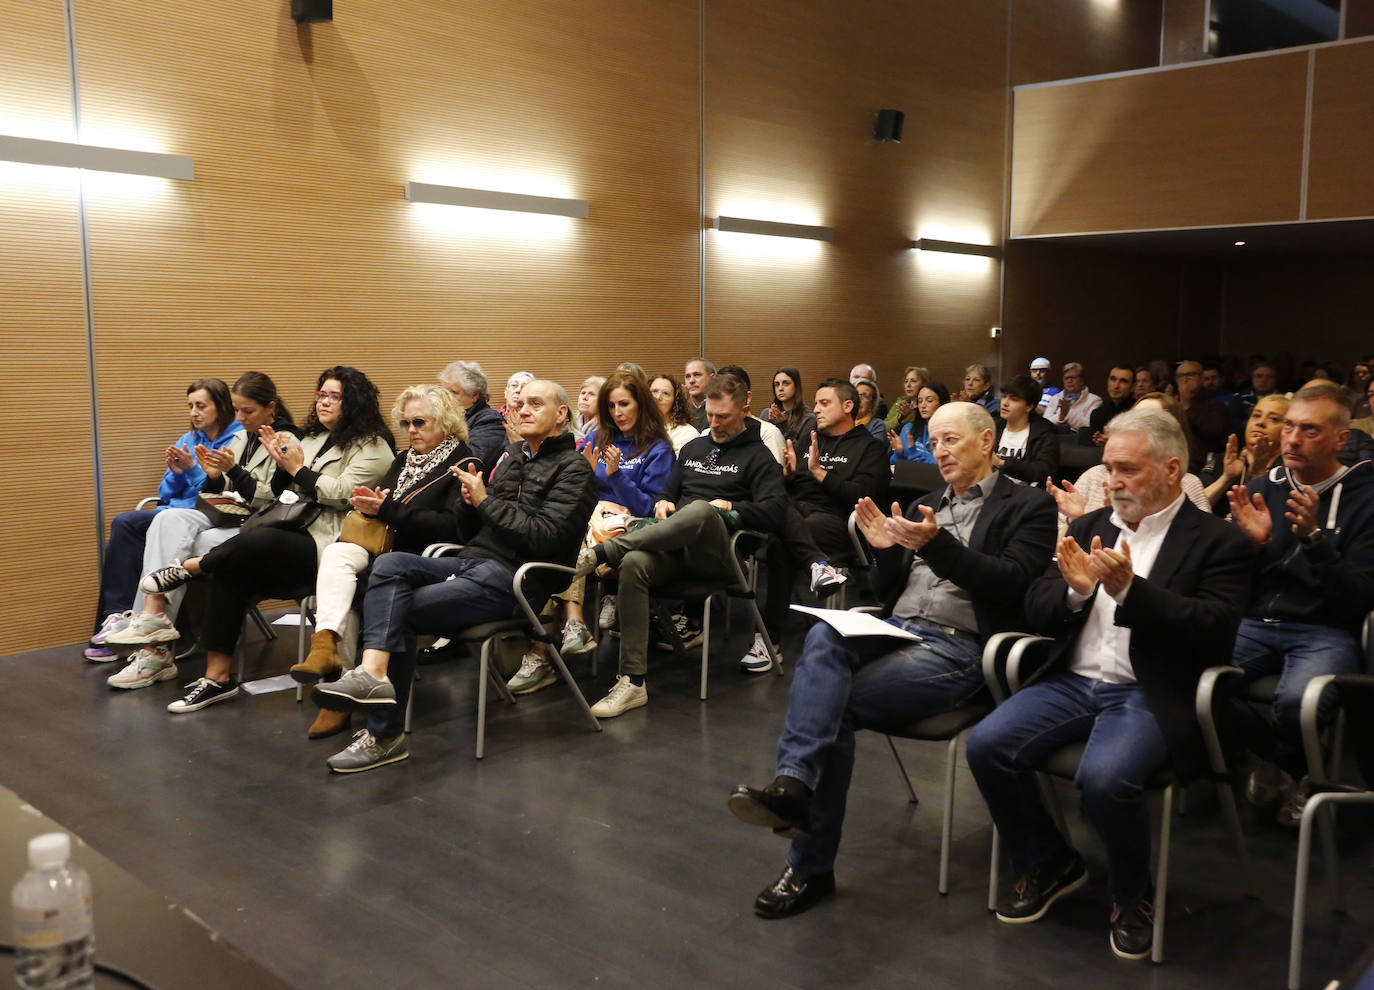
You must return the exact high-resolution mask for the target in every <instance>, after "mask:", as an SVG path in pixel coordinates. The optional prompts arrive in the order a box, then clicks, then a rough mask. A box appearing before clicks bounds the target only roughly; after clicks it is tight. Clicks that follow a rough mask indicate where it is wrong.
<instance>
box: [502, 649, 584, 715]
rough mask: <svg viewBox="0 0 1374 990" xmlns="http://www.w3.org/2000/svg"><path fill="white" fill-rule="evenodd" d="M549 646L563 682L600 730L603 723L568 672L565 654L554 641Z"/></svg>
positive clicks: (550, 657)
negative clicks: (560, 651) (564, 658)
mask: <svg viewBox="0 0 1374 990" xmlns="http://www.w3.org/2000/svg"><path fill="white" fill-rule="evenodd" d="M548 647H549V659H550V660H552V661H553V665H554V666H555V667H557V668H558V673H559V674H560V675H561V676H562V678H563V683H564V684H566V685H568V690H569V691H571V692H572V694H573V697H574V698H576V699H577V704H578V705H579V706H580V707H581V709H582V711H583V713H584V714H585V715H586V716H587V718H588V720H589V721H590V722H591V723H592V728H593V729H595V730H596V731H597V732H600V731H601V723H600V722H599V721H597V718H596V716H595V715H593V714H592V706H591V705H589V704H587V699H586V698H585V697H583V695H582V689H581V688H580V687H578V686H577V682H576V681H575V680H573V676H572V674H570V673H568V665H567V664H565V663H564V662H563V656H562V654H560V653H559V652H558V647H556V646H554V645H553V644H552V643H549V644H548ZM511 700H512V701H514V700H515V699H514V698H512V699H511Z"/></svg>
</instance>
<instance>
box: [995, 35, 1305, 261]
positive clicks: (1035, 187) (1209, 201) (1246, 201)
mask: <svg viewBox="0 0 1374 990" xmlns="http://www.w3.org/2000/svg"><path fill="white" fill-rule="evenodd" d="M1306 94H1307V53H1306V52H1297V53H1292V54H1283V55H1274V56H1271V57H1268V58H1255V59H1241V60H1237V61H1231V62H1225V63H1215V64H1209V65H1198V66H1195V67H1190V68H1188V69H1182V70H1174V71H1168V72H1152V73H1144V74H1141V75H1134V76H1122V77H1117V78H1113V79H1101V80H1094V81H1090V82H1082V83H1074V84H1068V85H1063V86H1045V87H1038V88H1035V87H1033V88H1028V89H1019V90H1017V91H1016V123H1015V134H1014V137H1013V139H1012V140H1013V144H1012V147H1013V149H1014V152H1013V167H1012V189H1013V192H1012V234H1013V236H1032V235H1037V234H1062V233H1075V232H1081V231H1092V230H1132V229H1142V228H1155V227H1190V226H1214V225H1225V224H1238V223H1272V222H1278V221H1290V220H1297V219H1298V216H1299V200H1300V192H1301V185H1302V147H1303V121H1304V116H1305V104H1306Z"/></svg>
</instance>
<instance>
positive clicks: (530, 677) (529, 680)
mask: <svg viewBox="0 0 1374 990" xmlns="http://www.w3.org/2000/svg"><path fill="white" fill-rule="evenodd" d="M556 680H558V672H557V671H555V670H554V669H553V664H551V663H549V662H548V661H547V660H545V659H544V658H543V657H541V656H540V655H539V654H538V653H526V654H525V655H524V656H523V657H521V658H520V669H519V670H517V671H516V672H515V676H514V677H512V678H511V679H510V680H508V681H506V687H508V688H510V693H511V694H534V692H536V691H542V690H543V689H544V688H546V687H548V686H549V685H550V684H552V683H553V682H554V681H556Z"/></svg>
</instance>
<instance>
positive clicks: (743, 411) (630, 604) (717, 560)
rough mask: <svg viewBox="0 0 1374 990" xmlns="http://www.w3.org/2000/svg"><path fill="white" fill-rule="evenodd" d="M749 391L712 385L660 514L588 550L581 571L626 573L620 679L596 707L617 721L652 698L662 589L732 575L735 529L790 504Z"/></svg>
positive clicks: (773, 525)
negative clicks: (653, 630) (657, 599)
mask: <svg viewBox="0 0 1374 990" xmlns="http://www.w3.org/2000/svg"><path fill="white" fill-rule="evenodd" d="M748 397H749V389H748V386H747V385H746V384H745V383H744V381H743V380H742V379H740V378H737V377H735V375H733V374H727V373H726V372H725V370H724V369H722V370H721V372H720V374H718V375H717V376H716V377H715V378H713V379H712V380H711V384H710V385H709V386H707V389H706V410H707V415H708V417H709V419H710V423H711V427H710V432H709V433H708V434H705V435H703V436H701V437H698V438H697V439H696V440H693V441H692V442H691V443H689V444H687V446H685V447H683V448H682V454H681V455H680V456H679V458H678V460H677V463H676V464H675V465H674V467H673V470H672V472H671V473H670V474H669V475H668V480H667V482H666V483H665V484H664V486H663V490H662V492H661V493H660V495H659V500H658V503H657V504H656V505H655V506H654V513H653V514H654V518H655V520H658V521H656V522H654V523H651V524H648V525H642V526H640V527H639V528H637V529H635V530H634V531H632V532H630V533H627V534H626V535H624V536H617V537H615V538H614V539H610V540H607V541H605V542H604V543H601V544H599V545H598V546H596V547H595V548H588V549H584V550H583V551H582V553H581V555H580V556H579V557H578V559H577V571H578V573H579V575H586V574H589V573H591V571H592V570H593V569H594V568H596V567H598V566H600V565H603V564H605V565H609V566H611V567H615V568H619V570H620V590H619V593H618V595H617V607H618V608H619V611H620V669H619V673H618V674H617V676H616V680H615V686H614V687H612V688H611V690H610V692H609V693H608V694H607V695H606V697H604V698H602V699H601V700H600V701H598V702H597V703H596V704H595V705H593V706H592V714H594V715H596V716H597V717H598V718H613V717H615V716H617V715H623V714H624V713H625V712H627V711H630V710H632V709H635V708H642V707H643V706H644V705H647V704H648V703H649V694H648V689H647V688H646V687H645V684H644V675H645V671H646V670H647V669H648V651H649V598H650V596H651V595H652V593H653V589H654V587H656V586H661V585H664V584H667V583H670V582H673V581H678V580H681V579H684V578H691V577H701V578H706V579H709V580H713V581H714V580H719V579H721V577H722V576H723V575H725V574H728V573H730V570H731V565H730V564H729V561H728V555H729V554H730V553H731V549H730V530H732V529H735V528H739V527H744V528H747V529H754V530H758V531H760V532H763V533H776V532H778V531H779V529H780V528H781V524H782V519H783V513H784V510H785V508H786V504H787V493H786V491H785V490H784V488H783V482H782V471H781V469H780V468H779V467H778V463H777V462H776V461H775V460H774V459H773V457H772V455H771V454H770V453H769V451H768V449H767V448H766V447H764V446H763V442H762V441H761V440H760V439H759V427H758V420H756V419H754V418H752V417H751V416H749V415H748Z"/></svg>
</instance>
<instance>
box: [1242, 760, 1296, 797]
mask: <svg viewBox="0 0 1374 990" xmlns="http://www.w3.org/2000/svg"><path fill="white" fill-rule="evenodd" d="M1292 786H1293V778H1292V777H1290V776H1288V774H1287V773H1286V772H1284V771H1283V770H1282V769H1280V768H1279V767H1278V766H1276V765H1275V764H1273V763H1270V762H1269V761H1268V760H1261V759H1259V758H1258V757H1256V758H1254V760H1253V762H1252V765H1251V768H1250V772H1249V773H1248V774H1247V775H1246V777H1245V800H1246V801H1248V802H1250V804H1252V805H1254V806H1255V807H1257V808H1263V807H1267V806H1271V805H1274V804H1277V803H1278V802H1279V800H1280V799H1282V798H1283V796H1284V795H1285V794H1286V793H1287V792H1288V790H1289V788H1291V787H1292Z"/></svg>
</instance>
